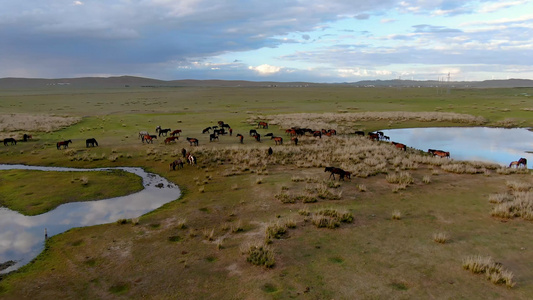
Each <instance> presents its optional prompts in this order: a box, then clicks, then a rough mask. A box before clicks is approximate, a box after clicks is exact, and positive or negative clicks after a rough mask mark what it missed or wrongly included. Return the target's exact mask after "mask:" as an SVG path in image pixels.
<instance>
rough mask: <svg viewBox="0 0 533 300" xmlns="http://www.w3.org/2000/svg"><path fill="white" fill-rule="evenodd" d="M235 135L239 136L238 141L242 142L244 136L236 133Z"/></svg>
mask: <svg viewBox="0 0 533 300" xmlns="http://www.w3.org/2000/svg"><path fill="white" fill-rule="evenodd" d="M237 137H238V138H239V141H240V142H241V144H242V140H244V136H242V134H240V133H238V134H237Z"/></svg>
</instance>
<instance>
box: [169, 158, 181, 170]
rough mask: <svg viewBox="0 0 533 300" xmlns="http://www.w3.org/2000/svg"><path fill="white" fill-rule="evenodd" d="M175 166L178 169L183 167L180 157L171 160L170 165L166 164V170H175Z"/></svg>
mask: <svg viewBox="0 0 533 300" xmlns="http://www.w3.org/2000/svg"><path fill="white" fill-rule="evenodd" d="M176 167H178V169H183V162H182V161H181V159H178V160H175V161H173V162H171V163H170V165H168V170H169V171H170V169H172V170H176Z"/></svg>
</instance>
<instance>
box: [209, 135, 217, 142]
mask: <svg viewBox="0 0 533 300" xmlns="http://www.w3.org/2000/svg"><path fill="white" fill-rule="evenodd" d="M214 140H217V141H218V135H217V134H216V133H211V134H210V135H209V141H210V142H212V141H214Z"/></svg>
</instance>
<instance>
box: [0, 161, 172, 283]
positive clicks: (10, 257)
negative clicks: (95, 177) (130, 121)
mask: <svg viewBox="0 0 533 300" xmlns="http://www.w3.org/2000/svg"><path fill="white" fill-rule="evenodd" d="M13 169H20V170H40V171H105V170H112V169H121V170H124V171H126V172H130V173H133V174H136V175H138V176H140V177H141V178H142V179H143V186H144V189H143V190H142V191H139V192H137V193H134V194H131V195H127V196H122V197H116V198H110V199H104V200H97V201H87V202H73V203H67V204H63V205H60V206H58V207H57V208H56V209H54V210H52V211H49V212H47V213H44V214H41V215H37V216H24V215H22V214H20V213H18V212H15V211H12V210H9V209H7V208H5V207H0V263H3V262H7V261H15V262H16V263H15V264H14V265H12V266H10V267H9V268H6V269H4V270H1V271H0V273H7V272H10V271H13V270H16V269H18V268H20V267H21V266H23V265H25V264H27V263H28V262H30V261H31V260H32V259H33V258H35V257H36V256H37V255H39V253H40V252H41V251H42V250H43V249H44V234H45V228H46V231H47V234H48V237H50V236H53V235H56V234H59V233H62V232H65V231H67V230H69V229H71V228H74V227H84V226H91V225H98V224H104V223H111V222H115V221H117V220H119V219H129V218H135V217H139V216H141V215H143V214H145V213H147V212H149V211H152V210H154V209H156V208H158V207H160V206H162V205H163V204H165V203H168V202H171V201H174V200H176V199H178V198H179V197H180V195H181V191H180V189H179V188H178V186H176V185H175V184H173V183H171V182H169V181H167V180H166V179H165V178H163V177H161V176H159V175H156V174H152V173H147V172H145V171H144V170H143V169H142V168H133V167H119V168H98V169H76V168H62V167H40V166H26V165H4V164H0V170H13Z"/></svg>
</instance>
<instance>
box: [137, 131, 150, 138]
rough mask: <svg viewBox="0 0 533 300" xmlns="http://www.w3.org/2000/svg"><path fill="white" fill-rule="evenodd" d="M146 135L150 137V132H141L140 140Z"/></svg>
mask: <svg viewBox="0 0 533 300" xmlns="http://www.w3.org/2000/svg"><path fill="white" fill-rule="evenodd" d="M145 135H148V131H139V138H140V139H142V138H143V137H144V136H145Z"/></svg>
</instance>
